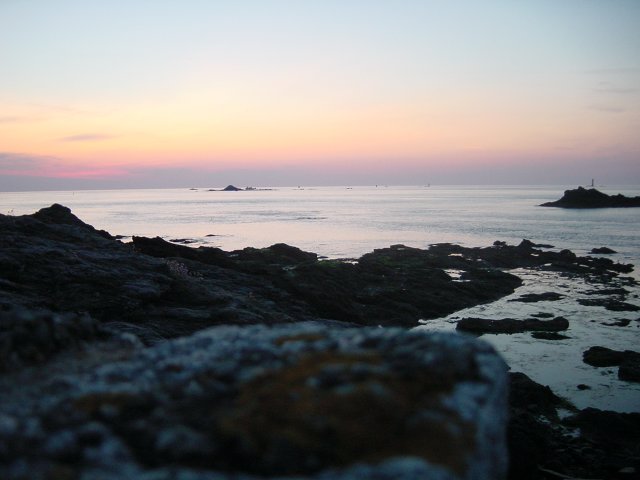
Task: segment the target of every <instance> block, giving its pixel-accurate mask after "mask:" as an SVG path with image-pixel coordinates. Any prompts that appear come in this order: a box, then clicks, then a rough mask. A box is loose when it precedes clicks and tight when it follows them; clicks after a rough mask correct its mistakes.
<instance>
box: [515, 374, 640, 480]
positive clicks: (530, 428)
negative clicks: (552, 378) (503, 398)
mask: <svg viewBox="0 0 640 480" xmlns="http://www.w3.org/2000/svg"><path fill="white" fill-rule="evenodd" d="M509 377H510V389H509V403H510V419H509V435H508V438H509V452H510V462H509V476H508V478H509V479H510V480H547V479H551V478H576V479H577V478H585V479H586V478H594V479H595V478H607V479H625V478H629V479H632V478H636V477H637V474H636V473H637V472H638V471H640V470H639V468H640V456H639V455H638V453H639V452H638V438H640V414H639V413H631V414H630V413H617V412H609V411H602V410H597V409H594V408H586V409H584V410H577V409H576V408H575V407H573V406H572V405H570V404H568V403H567V402H566V401H565V400H563V399H561V398H560V397H558V396H556V395H555V394H553V392H551V390H549V388H548V387H545V386H543V385H539V384H537V383H535V382H533V381H532V380H531V379H530V378H528V377H527V376H526V375H524V374H522V373H511V374H510V375H509ZM582 387H583V388H584V387H586V386H584V385H583V386H582ZM587 388H588V387H587ZM558 409H563V410H564V411H569V412H573V415H571V416H569V417H567V418H566V419H565V420H561V421H559V418H558ZM624 472H629V473H626V474H625V473H624Z"/></svg>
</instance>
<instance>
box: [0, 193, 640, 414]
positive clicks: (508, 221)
mask: <svg viewBox="0 0 640 480" xmlns="http://www.w3.org/2000/svg"><path fill="white" fill-rule="evenodd" d="M568 188H575V185H574V186H571V185H559V186H508V187H507V186H455V187H454V186H417V187H391V186H389V187H387V186H372V187H315V188H314V187H304V188H300V187H290V188H283V187H278V188H272V189H267V188H265V189H256V190H251V191H240V192H224V191H217V190H219V189H220V187H213V190H212V189H208V188H198V189H186V188H185V189H162V190H99V191H76V192H71V191H68V192H62V191H61V192H11V193H0V213H2V214H10V215H22V214H29V213H33V212H35V211H36V210H38V209H40V208H42V207H46V206H49V205H51V204H53V203H60V204H62V205H66V206H68V207H70V208H71V209H72V211H73V213H74V214H75V215H77V216H78V217H79V218H80V219H82V220H83V221H85V222H87V223H89V224H91V225H93V226H94V227H96V228H98V229H104V230H107V231H108V232H109V233H111V234H113V235H122V236H123V237H124V238H123V241H127V238H128V237H130V236H132V235H141V236H147V237H153V236H161V237H163V238H165V239H167V240H179V241H181V243H189V244H190V245H192V246H199V245H205V246H215V247H220V248H222V249H224V250H234V249H240V248H244V247H248V246H251V247H265V246H269V245H272V244H274V243H279V242H283V243H287V244H290V245H295V246H297V247H299V248H302V249H303V250H307V251H312V252H315V253H317V254H319V255H321V256H325V257H328V258H357V257H359V256H361V255H363V254H364V253H367V252H370V251H372V250H373V249H375V248H383V247H387V246H389V245H393V244H405V245H409V246H413V247H421V248H425V247H427V246H428V245H429V244H432V243H440V242H450V243H458V244H460V245H463V246H488V245H491V244H492V243H493V242H494V241H495V240H502V241H507V242H508V243H514V244H517V243H519V242H520V241H521V240H522V239H523V238H526V239H529V240H531V241H533V242H534V243H545V244H552V245H554V246H555V248H557V249H564V248H568V249H571V250H573V251H574V252H575V253H576V254H578V255H586V254H588V253H589V252H590V250H591V249H592V248H594V247H602V246H607V247H609V248H612V249H614V250H615V251H616V252H618V253H616V254H614V255H611V256H610V258H612V259H613V260H615V261H620V262H623V263H632V264H634V265H635V266H636V271H634V272H633V273H632V274H630V276H632V277H634V278H635V279H636V280H640V272H638V269H640V208H622V209H588V210H566V209H559V208H545V207H539V206H538V205H539V204H541V203H543V202H547V201H552V200H556V199H558V198H560V197H561V196H562V193H563V191H564V190H565V189H568ZM597 188H598V189H599V190H600V191H602V192H605V193H609V194H616V193H622V194H624V195H627V196H638V195H640V186H597ZM514 273H516V274H518V275H520V276H521V277H522V278H523V279H524V281H525V284H524V285H523V287H521V288H519V289H518V291H517V292H516V293H515V294H514V295H512V296H510V297H507V298H505V299H502V300H499V301H497V302H494V303H492V304H489V305H481V306H478V307H474V308H472V309H469V310H467V311H463V312H458V313H456V314H454V315H451V316H449V317H447V318H443V319H437V320H430V321H428V322H426V323H425V325H423V326H421V327H418V328H422V329H437V330H442V329H445V330H446V329H453V328H454V327H455V320H456V318H457V317H462V316H481V317H485V318H504V317H512V318H526V317H527V316H528V315H530V314H532V313H539V312H547V313H553V314H554V315H563V316H565V317H566V318H568V319H569V321H570V325H571V326H570V328H569V331H568V332H566V334H567V335H569V336H570V337H571V339H569V340H563V341H549V340H535V339H533V338H532V337H531V336H530V334H528V333H524V334H516V335H484V336H483V337H482V338H483V339H485V340H487V341H489V342H490V343H492V344H493V345H494V346H495V347H496V348H497V349H498V350H499V351H500V352H501V353H502V354H503V356H504V357H505V359H506V360H507V362H508V363H509V365H510V366H511V367H512V369H513V370H516V371H523V372H525V373H527V374H528V375H530V376H531V377H532V378H533V379H534V380H536V381H538V382H540V383H543V384H546V385H549V386H550V387H551V388H552V389H553V390H554V392H556V393H558V394H560V395H563V396H565V397H567V398H569V399H570V400H571V401H573V402H574V403H575V404H576V405H577V406H578V407H580V408H584V407H586V406H594V407H597V408H602V409H611V410H617V411H640V384H635V383H629V382H622V381H620V380H618V379H617V368H594V367H590V366H589V365H586V364H584V363H582V352H583V351H584V350H586V349H587V348H589V347H590V346H593V345H601V346H605V347H609V348H613V349H616V350H623V349H630V350H636V351H640V312H611V311H608V310H606V309H604V308H603V307H593V306H590V307H587V306H582V305H580V304H578V303H577V302H576V300H577V299H578V298H580V297H581V295H584V292H586V291H588V289H589V288H592V286H589V285H585V284H583V283H582V282H581V281H576V280H571V281H570V280H567V279H566V278H561V277H559V276H557V275H554V274H549V273H540V272H527V271H521V272H514ZM630 290H631V295H630V296H629V297H628V298H627V299H626V301H627V302H629V303H632V304H635V305H640V299H639V295H640V290H639V289H638V288H637V287H633V288H631V289H630ZM546 291H556V292H558V293H562V294H564V295H566V297H565V298H564V299H562V300H560V301H556V302H539V303H534V304H524V303H521V302H509V300H512V299H513V298H516V297H518V296H520V295H522V294H525V293H530V292H535V293H541V292H546ZM583 298H584V297H583ZM620 319H630V320H631V323H630V324H629V326H627V327H619V326H608V325H605V323H611V321H613V320H620ZM578 384H584V385H588V386H589V387H590V388H589V389H586V390H579V389H577V385H578Z"/></svg>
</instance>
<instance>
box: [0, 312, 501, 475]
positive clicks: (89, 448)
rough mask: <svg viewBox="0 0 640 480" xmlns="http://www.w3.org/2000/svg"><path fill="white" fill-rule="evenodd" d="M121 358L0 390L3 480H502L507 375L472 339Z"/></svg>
mask: <svg viewBox="0 0 640 480" xmlns="http://www.w3.org/2000/svg"><path fill="white" fill-rule="evenodd" d="M425 353H428V354H425ZM121 355H122V359H121V361H120V362H118V363H114V364H111V365H110V364H107V365H101V364H100V363H99V362H96V361H95V360H89V359H87V361H86V362H85V364H84V365H83V366H82V368H81V369H80V370H79V371H78V370H76V371H75V372H73V371H66V372H64V374H63V375H61V374H55V373H54V374H53V375H51V376H49V377H46V378H40V379H39V380H38V379H37V380H35V381H34V382H33V383H32V384H30V385H29V386H28V388H27V389H24V388H23V387H22V386H21V385H20V384H19V383H18V382H17V380H18V378H17V377H19V375H18V376H16V377H13V378H12V377H11V376H9V377H6V378H4V379H2V380H1V381H0V387H2V388H3V395H2V398H0V411H1V412H2V414H1V415H0V427H1V428H0V445H1V447H0V477H2V478H3V479H17V478H23V475H24V473H25V472H28V475H27V476H28V477H29V478H79V477H83V478H142V476H143V475H144V474H145V473H148V474H151V473H153V478H161V479H165V478H166V479H168V478H178V477H180V478H194V479H205V478H206V479H209V478H214V476H215V478H217V479H221V480H227V479H229V480H231V479H235V478H240V477H239V475H241V474H243V473H244V474H253V475H259V476H260V478H264V477H265V476H266V477H271V476H280V475H299V476H304V478H322V479H323V480H331V479H341V480H347V479H351V478H373V476H375V478H380V479H387V480H392V479H395V478H405V479H413V480H417V479H419V478H437V479H447V480H454V479H463V478H464V479H468V478H491V479H499V478H504V474H505V471H506V467H507V450H506V422H507V417H506V414H507V375H506V365H505V364H504V362H503V361H502V359H501V358H500V357H499V356H498V355H497V354H496V353H495V352H494V351H493V349H492V348H491V347H489V346H488V345H486V344H483V343H480V342H476V341H474V340H472V339H470V338H465V337H463V336H457V335H451V334H425V333H423V332H415V331H413V332H412V331H404V330H399V329H378V328H373V329H341V328H337V329H336V328H333V329H331V328H330V329H328V328H326V326H324V325H318V324H313V323H306V324H298V325H289V326H278V327H272V328H269V327H265V326H252V327H218V328H213V329H209V330H205V331H202V332H199V333H197V334H195V335H193V336H191V337H188V338H184V339H178V340H174V341H169V342H165V343H162V344H158V345H156V346H154V347H152V348H149V349H146V350H143V349H140V348H138V349H134V350H130V351H128V353H127V352H122V354H121ZM58 368H59V367H58ZM53 372H55V369H54V370H53ZM61 382H62V383H61ZM18 396H19V398H20V399H21V401H20V403H19V404H18V403H15V402H11V401H10V399H11V398H15V397H18ZM45 397H46V401H43V399H44V398H45ZM409 457H410V458H409ZM60 472H64V475H62V474H61V473H60ZM198 472H200V473H198ZM366 472H369V474H366ZM145 478H146V477H145ZM242 478H245V477H242ZM251 478H255V477H251Z"/></svg>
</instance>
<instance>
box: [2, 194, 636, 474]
mask: <svg viewBox="0 0 640 480" xmlns="http://www.w3.org/2000/svg"><path fill="white" fill-rule="evenodd" d="M547 247H549V246H539V245H535V244H533V243H531V242H529V241H526V240H523V241H522V242H521V243H520V244H519V245H515V246H513V245H507V244H505V243H503V242H496V243H495V244H494V245H493V246H491V247H485V248H465V247H461V246H458V245H453V244H438V245H433V246H431V247H430V248H428V249H417V248H411V247H407V246H402V245H394V246H391V247H389V248H384V249H379V250H375V251H373V252H371V253H368V254H366V255H364V256H362V257H361V258H359V259H344V260H327V259H319V258H318V257H317V255H316V254H314V253H310V252H304V251H302V250H300V249H298V248H296V247H292V246H289V245H285V244H277V245H273V246H271V247H269V248H265V249H253V248H245V249H243V250H238V251H232V252H225V251H223V250H220V249H217V248H210V247H199V248H191V247H187V246H184V245H176V244H175V243H171V242H167V241H165V240H163V239H161V238H144V237H134V238H133V241H132V242H131V243H122V242H120V241H119V240H117V239H115V238H114V237H112V236H111V235H110V234H109V233H107V232H104V231H99V230H96V229H95V228H93V227H92V226H90V225H87V224H85V223H84V222H82V221H81V220H80V219H78V218H77V217H75V216H74V215H73V214H72V213H71V211H70V210H69V209H68V208H66V207H63V206H60V205H52V206H51V207H48V208H45V209H42V210H40V211H38V212H36V213H35V214H33V215H25V216H19V217H14V216H5V215H0V391H2V392H3V394H2V395H1V396H0V412H1V413H0V477H1V478H7V479H22V478H30V479H38V478H42V479H48V478H60V479H63V478H64V479H67V478H69V479H74V478H114V479H115V478H149V479H151V478H153V479H165V478H166V479H169V478H185V479H231V478H233V479H250V478H265V477H268V478H276V477H277V478H283V477H290V476H297V477H298V478H299V477H301V476H303V477H305V478H318V479H345V480H346V479H351V478H359V479H360V478H361V479H364V478H377V479H392V478H393V479H396V478H403V479H418V478H421V479H423V478H434V479H462V478H464V479H483V478H487V479H494V478H495V479H499V478H513V479H515V478H532V479H535V478H569V477H570V476H573V477H578V476H582V477H585V478H638V472H639V471H640V450H639V449H638V442H637V440H638V438H640V418H639V417H640V414H618V413H614V412H605V411H599V410H594V409H584V410H578V409H576V408H575V407H573V406H572V405H570V404H569V403H568V402H567V401H566V400H563V399H561V398H559V397H557V396H556V395H555V394H554V393H553V392H551V390H549V389H548V388H546V387H543V386H541V385H538V384H536V383H535V382H533V381H532V380H531V379H529V378H528V377H526V376H525V375H523V374H519V373H507V366H506V365H505V364H504V361H503V360H502V359H501V357H500V356H499V355H497V354H496V353H495V351H494V350H493V349H492V348H491V347H490V346H488V344H486V343H484V342H482V341H479V340H475V339H474V337H473V336H465V335H459V334H453V333H451V334H445V333H425V332H420V331H415V330H409V328H411V327H414V326H416V325H418V321H419V320H422V321H424V320H428V319H433V318H439V317H442V316H445V315H449V314H451V313H454V312H456V311H459V310H462V309H465V308H469V307H472V306H475V305H480V304H485V303H489V302H493V301H495V300H497V299H499V298H502V297H504V296H506V295H509V294H511V293H513V292H514V291H515V289H516V288H518V287H519V286H520V285H521V283H522V281H521V279H520V278H519V277H518V276H516V275H514V274H513V273H510V272H509V271H510V270H513V269H537V270H540V271H553V272H557V273H558V274H561V275H565V276H567V277H574V276H577V277H581V278H585V279H588V281H589V282H590V283H591V284H592V285H594V288H599V289H600V290H604V289H606V288H607V287H608V286H610V284H611V282H612V280H613V279H616V278H617V277H618V276H619V275H620V274H625V273H628V272H630V271H631V270H632V269H633V266H631V265H626V264H620V263H616V262H614V261H612V260H611V259H608V258H603V257H591V256H587V257H580V256H577V255H575V254H574V253H572V252H570V251H567V250H563V251H553V250H552V249H550V248H547ZM617 295H618V296H617V297H616V299H615V301H613V302H612V301H609V303H608V304H610V305H611V306H612V308H627V307H624V305H625V302H623V301H622V300H621V299H622V298H624V295H623V294H621V292H620V291H618V292H617ZM549 298H550V297H549V294H546V295H541V296H535V295H534V296H528V297H522V298H521V299H519V301H521V302H537V301H541V300H544V299H549ZM607 299H608V300H611V299H610V298H608V297H607ZM599 300H600V299H599ZM616 302H617V303H616ZM627 305H628V304H627ZM629 308H630V307H629ZM566 328H567V320H566V319H563V318H561V317H558V318H553V319H536V318H534V319H530V320H527V321H524V323H520V321H516V320H513V319H493V320H491V321H482V319H475V318H468V319H461V321H460V322H459V329H460V330H466V331H469V332H472V333H474V334H476V335H477V334H479V333H483V332H487V331H488V332H494V333H495V332H505V331H506V332H510V331H523V329H524V330H534V331H536V332H537V333H540V334H544V333H555V332H557V331H563V330H565V329H566ZM514 329H515V330H514ZM555 334H556V335H557V333H555ZM596 353H598V352H596ZM599 353H602V352H599ZM604 353H605V354H607V353H610V352H604ZM615 353H616V352H614V355H613V357H615V361H616V362H618V363H615V365H620V368H621V371H623V372H624V373H623V374H622V375H624V376H625V378H628V379H629V380H631V381H634V380H633V379H634V378H636V379H637V377H634V375H637V371H638V370H637V364H635V363H634V362H635V361H636V360H637V354H634V352H618V353H620V354H622V355H618V356H616V355H615ZM609 357H611V355H609ZM588 358H590V359H592V358H594V357H593V354H589V355H588ZM595 361H597V360H595ZM603 361H604V360H603ZM609 361H613V360H609ZM621 378H622V377H621ZM562 412H564V414H563V413H562ZM559 475H565V477H562V476H559Z"/></svg>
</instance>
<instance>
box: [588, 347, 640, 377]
mask: <svg viewBox="0 0 640 480" xmlns="http://www.w3.org/2000/svg"><path fill="white" fill-rule="evenodd" d="M582 360H583V361H584V363H587V364H589V365H593V366H594V367H614V366H619V367H620V368H619V369H618V378H620V380H625V381H628V382H640V353H639V352H634V351H632V350H624V351H620V350H612V349H610V348H606V347H599V346H597V347H591V348H590V349H589V350H587V351H585V352H584V353H583V354H582Z"/></svg>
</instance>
